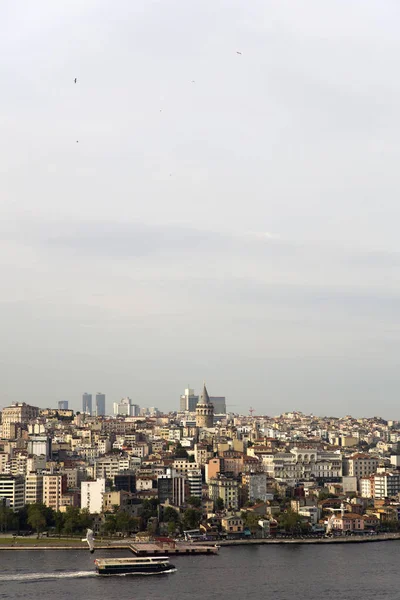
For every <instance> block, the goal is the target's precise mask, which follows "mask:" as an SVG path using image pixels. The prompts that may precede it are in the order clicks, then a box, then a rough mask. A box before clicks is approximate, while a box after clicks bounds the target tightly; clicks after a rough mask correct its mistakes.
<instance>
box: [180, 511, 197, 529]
mask: <svg viewBox="0 0 400 600" xmlns="http://www.w3.org/2000/svg"><path fill="white" fill-rule="evenodd" d="M200 521H201V512H200V511H199V510H196V509H195V508H187V509H186V510H185V512H184V513H183V526H184V528H185V529H197V527H198V526H199V524H200Z"/></svg>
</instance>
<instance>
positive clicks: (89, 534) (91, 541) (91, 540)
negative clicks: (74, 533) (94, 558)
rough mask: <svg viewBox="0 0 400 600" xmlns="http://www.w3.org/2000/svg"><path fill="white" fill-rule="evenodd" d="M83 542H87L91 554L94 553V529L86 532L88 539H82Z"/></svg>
mask: <svg viewBox="0 0 400 600" xmlns="http://www.w3.org/2000/svg"><path fill="white" fill-rule="evenodd" d="M82 542H87V543H88V546H89V550H90V554H93V552H94V535H93V530H92V529H87V530H86V537H85V538H82Z"/></svg>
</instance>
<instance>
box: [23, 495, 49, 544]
mask: <svg viewBox="0 0 400 600" xmlns="http://www.w3.org/2000/svg"><path fill="white" fill-rule="evenodd" d="M27 521H28V525H30V526H31V527H32V529H34V530H35V531H36V534H37V538H38V539H39V535H40V532H41V531H43V530H44V528H45V527H46V516H45V513H44V510H43V507H42V506H41V505H40V504H30V505H29V507H28V519H27Z"/></svg>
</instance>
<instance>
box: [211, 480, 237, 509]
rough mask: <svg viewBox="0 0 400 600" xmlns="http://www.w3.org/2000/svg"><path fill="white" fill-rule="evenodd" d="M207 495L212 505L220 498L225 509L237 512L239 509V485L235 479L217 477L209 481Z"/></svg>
mask: <svg viewBox="0 0 400 600" xmlns="http://www.w3.org/2000/svg"><path fill="white" fill-rule="evenodd" d="M209 494H210V498H211V500H213V502H214V504H215V503H216V501H217V500H218V498H222V500H223V502H224V506H225V508H228V509H229V510H238V508H239V484H238V482H237V480H236V479H233V478H228V477H225V476H223V475H219V476H218V477H216V478H213V479H210V482H209Z"/></svg>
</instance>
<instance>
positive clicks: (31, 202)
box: [0, 0, 400, 419]
mask: <svg viewBox="0 0 400 600" xmlns="http://www.w3.org/2000/svg"><path fill="white" fill-rule="evenodd" d="M399 28H400V4H399V2H398V0H385V2H382V0H330V1H329V2H328V1H321V0H158V1H156V0H153V1H152V0H113V1H111V0H68V1H67V0H64V1H62V0H59V1H54V0H36V1H35V2H32V0H2V2H1V3H0V56H1V59H0V81H1V84H0V85H1V88H0V132H1V135H0V278H1V295H0V302H1V312H0V332H1V342H2V343H1V346H0V382H1V383H0V406H6V405H7V404H9V403H11V402H12V401H26V402H30V403H32V404H36V405H39V406H55V405H56V402H57V401H58V400H63V399H66V400H69V402H70V406H71V407H72V408H75V409H79V408H80V406H81V400H80V398H81V395H82V393H83V392H85V391H87V392H92V393H93V394H95V393H96V392H97V391H102V392H104V393H106V395H107V404H108V406H109V407H110V408H111V403H112V402H113V401H115V400H117V399H119V398H121V397H123V396H126V395H129V396H130V397H131V398H132V399H133V400H134V401H135V402H137V403H138V404H140V405H141V406H158V407H159V408H160V409H164V410H167V409H176V408H178V406H179V402H178V401H179V395H180V394H181V393H183V390H184V388H185V387H187V385H188V384H190V386H191V387H194V388H195V389H196V390H197V391H199V390H200V389H201V386H202V382H203V380H205V381H206V383H207V386H208V390H209V393H210V395H226V397H227V402H228V405H229V406H230V407H231V408H232V410H235V411H240V412H247V411H248V409H249V407H250V406H253V407H254V408H255V411H256V413H263V414H278V413H280V412H283V411H285V410H294V409H297V410H303V411H305V412H314V413H315V414H337V415H342V414H349V413H351V414H354V415H357V416H358V415H367V416H369V415H375V414H380V415H382V416H384V417H388V418H395V419H399V418H400V403H399V388H400V385H399V384H400V369H399V362H400V273H399V271H400V241H399V239H400V238H399V223H400V203H399V198H398V195H399V183H400V182H399V173H400V171H399V164H400V146H399V130H400V112H399V106H400V80H399V77H398V73H399V56H400V37H399ZM238 52H240V53H241V54H238ZM75 77H77V79H78V81H77V83H76V84H74V78H75Z"/></svg>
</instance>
